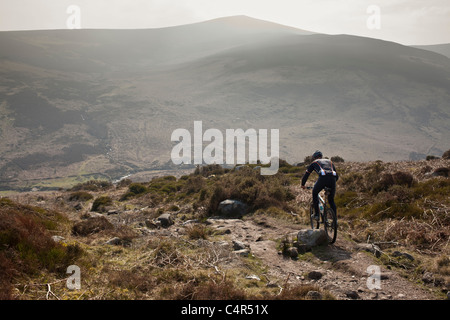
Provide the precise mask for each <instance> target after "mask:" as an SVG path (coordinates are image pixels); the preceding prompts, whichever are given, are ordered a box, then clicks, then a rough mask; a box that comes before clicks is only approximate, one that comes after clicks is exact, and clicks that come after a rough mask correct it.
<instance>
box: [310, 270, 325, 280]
mask: <svg viewBox="0 0 450 320" xmlns="http://www.w3.org/2000/svg"><path fill="white" fill-rule="evenodd" d="M322 276H323V274H322V272H319V271H311V272H310V273H308V278H309V279H311V280H320V279H322Z"/></svg>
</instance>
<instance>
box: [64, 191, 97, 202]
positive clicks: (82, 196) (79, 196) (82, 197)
mask: <svg viewBox="0 0 450 320" xmlns="http://www.w3.org/2000/svg"><path fill="white" fill-rule="evenodd" d="M93 198H94V196H93V195H92V194H90V193H89V192H86V191H76V192H73V193H71V194H70V196H69V201H88V200H91V199H93Z"/></svg>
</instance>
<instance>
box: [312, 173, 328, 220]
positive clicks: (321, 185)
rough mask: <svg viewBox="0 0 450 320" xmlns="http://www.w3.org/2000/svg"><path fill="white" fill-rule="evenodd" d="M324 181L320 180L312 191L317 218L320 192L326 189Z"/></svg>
mask: <svg viewBox="0 0 450 320" xmlns="http://www.w3.org/2000/svg"><path fill="white" fill-rule="evenodd" d="M324 187H325V186H324V183H323V179H321V178H319V179H318V180H317V182H316V183H315V184H314V188H313V190H312V198H313V206H314V213H315V215H316V217H318V216H319V192H320V191H322V189H323V188H324Z"/></svg>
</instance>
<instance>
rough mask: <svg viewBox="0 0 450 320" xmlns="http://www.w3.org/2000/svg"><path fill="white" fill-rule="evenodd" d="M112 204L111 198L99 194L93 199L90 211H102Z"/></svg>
mask: <svg viewBox="0 0 450 320" xmlns="http://www.w3.org/2000/svg"><path fill="white" fill-rule="evenodd" d="M111 204H112V199H111V198H110V197H109V196H100V197H98V198H97V199H95V200H94V203H93V204H92V209H91V210H92V211H96V212H104V211H105V210H106V207H107V206H109V205H111Z"/></svg>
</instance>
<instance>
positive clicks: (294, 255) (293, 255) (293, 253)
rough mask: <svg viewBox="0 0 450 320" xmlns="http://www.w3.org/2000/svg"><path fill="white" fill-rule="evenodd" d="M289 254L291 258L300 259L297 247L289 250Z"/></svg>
mask: <svg viewBox="0 0 450 320" xmlns="http://www.w3.org/2000/svg"><path fill="white" fill-rule="evenodd" d="M287 253H288V255H289V256H290V257H291V258H297V257H298V251H297V248H296V247H289V248H288V249H287Z"/></svg>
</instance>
